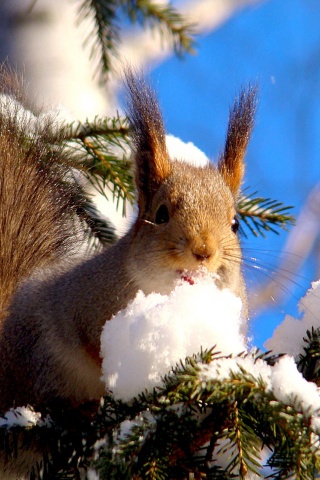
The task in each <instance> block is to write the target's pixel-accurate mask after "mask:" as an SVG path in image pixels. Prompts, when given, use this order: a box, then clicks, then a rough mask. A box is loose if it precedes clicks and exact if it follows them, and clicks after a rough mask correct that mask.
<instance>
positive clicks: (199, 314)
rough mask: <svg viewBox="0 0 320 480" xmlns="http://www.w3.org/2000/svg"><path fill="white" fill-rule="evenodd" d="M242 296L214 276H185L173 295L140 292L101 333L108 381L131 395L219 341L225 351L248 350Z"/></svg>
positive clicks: (118, 394)
mask: <svg viewBox="0 0 320 480" xmlns="http://www.w3.org/2000/svg"><path fill="white" fill-rule="evenodd" d="M241 308H242V302H241V300H240V299H239V298H238V297H236V296H235V295H234V294H232V293H231V292H230V291H229V290H228V289H223V290H219V289H218V287H217V286H216V285H215V283H214V279H212V278H211V277H202V278H199V279H197V280H196V281H195V283H194V284H193V285H190V284H189V283H188V282H181V283H180V284H178V285H177V286H176V288H175V289H174V290H173V291H172V293H171V294H170V295H160V294H156V293H153V294H150V295H147V296H146V295H144V293H143V292H141V291H140V292H138V294H137V296H136V298H135V299H134V300H133V301H132V302H131V303H130V304H129V305H128V307H127V308H126V309H124V310H122V311H120V312H119V313H118V314H117V315H115V316H114V317H113V318H112V319H111V320H109V321H107V322H106V324H105V326H104V329H103V332H102V337H101V356H102V359H103V365H102V370H103V376H102V378H103V381H104V382H105V384H106V387H107V389H108V390H109V391H110V390H111V391H112V393H113V395H114V396H115V397H116V398H119V399H122V400H124V401H128V400H130V399H131V398H133V397H134V396H136V395H138V394H139V393H140V392H142V391H143V390H144V389H146V388H148V389H150V388H152V387H154V386H155V385H157V384H159V383H160V382H161V377H162V376H164V375H165V374H167V373H168V372H169V371H170V369H171V367H173V366H174V365H175V364H176V363H177V362H178V361H179V360H180V359H185V358H186V357H187V356H191V355H193V354H194V353H197V352H199V351H200V349H201V347H202V348H203V349H209V348H212V347H213V346H215V345H216V346H217V350H218V351H220V352H221V353H222V354H224V355H229V354H230V353H235V354H238V353H240V352H242V351H244V350H246V341H245V338H244V336H243V335H242V333H241V326H242V324H243V319H242V318H241Z"/></svg>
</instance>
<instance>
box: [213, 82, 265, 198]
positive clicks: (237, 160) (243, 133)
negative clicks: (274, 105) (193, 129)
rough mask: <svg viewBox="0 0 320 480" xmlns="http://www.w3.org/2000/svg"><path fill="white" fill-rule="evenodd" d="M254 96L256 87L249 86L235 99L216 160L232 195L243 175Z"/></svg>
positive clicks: (253, 111)
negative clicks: (221, 149)
mask: <svg viewBox="0 0 320 480" xmlns="http://www.w3.org/2000/svg"><path fill="white" fill-rule="evenodd" d="M256 96H257V88H256V87H250V86H249V88H248V90H243V91H242V92H241V93H240V95H239V97H238V98H237V99H236V100H235V103H234V106H233V109H232V110H231V111H230V116H229V124H228V131H227V138H226V143H225V148H224V152H223V155H221V157H220V159H219V162H218V170H219V171H220V173H221V175H222V177H223V179H224V181H225V183H226V184H227V186H228V187H229V188H230V190H231V193H232V194H233V196H234V197H237V195H238V193H239V190H240V187H241V183H242V179H243V175H244V167H245V165H244V157H245V153H246V149H247V146H248V142H249V139H250V136H251V132H252V129H253V124H254V115H255V110H256Z"/></svg>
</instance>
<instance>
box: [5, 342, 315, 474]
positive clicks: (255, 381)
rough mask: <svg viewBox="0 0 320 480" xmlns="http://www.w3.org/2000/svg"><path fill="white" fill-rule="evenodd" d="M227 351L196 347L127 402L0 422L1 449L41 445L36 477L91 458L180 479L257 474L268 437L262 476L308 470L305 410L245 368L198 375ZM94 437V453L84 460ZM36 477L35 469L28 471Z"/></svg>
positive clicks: (114, 468) (71, 470)
mask: <svg viewBox="0 0 320 480" xmlns="http://www.w3.org/2000/svg"><path fill="white" fill-rule="evenodd" d="M252 355H253V354H250V356H251V357H252ZM246 356H247V355H244V354H242V355H240V356H239V359H240V358H241V359H243V358H246ZM227 358H230V357H227ZM270 358H271V363H272V361H273V360H272V357H270V355H269V354H260V353H259V352H257V353H256V354H255V356H254V360H255V361H258V360H259V361H261V360H265V361H269V360H270ZM225 359H226V357H221V356H220V355H219V353H218V352H215V351H214V350H210V351H203V352H200V354H199V355H195V356H193V357H189V358H187V359H186V361H185V362H180V363H179V364H178V365H176V367H175V368H173V369H172V371H171V373H170V374H169V375H168V376H166V377H165V378H164V379H163V384H162V385H161V386H159V387H157V388H156V389H154V390H153V391H151V392H144V393H142V394H141V395H140V396H139V398H137V399H135V400H133V401H131V402H129V403H123V402H121V401H117V400H115V399H114V398H113V397H112V396H111V395H109V396H106V397H105V399H104V401H103V402H102V404H101V407H100V411H99V413H98V414H95V413H94V412H95V409H96V406H95V405H90V406H88V408H87V411H84V410H82V411H81V412H76V411H74V410H73V409H71V410H70V411H69V410H66V409H65V408H64V407H63V406H62V407H61V405H60V406H59V405H57V408H56V409H55V410H51V411H50V412H49V413H50V416H51V418H52V419H53V421H52V425H51V427H48V428H47V427H34V428H28V429H22V428H21V427H19V428H18V429H17V427H15V428H12V429H11V430H5V429H4V428H2V429H0V440H1V441H0V448H2V449H3V450H5V451H6V452H7V453H8V454H13V452H14V451H15V449H16V448H17V447H19V446H20V447H21V445H24V448H25V447H26V445H31V444H34V442H35V441H36V442H38V444H39V445H41V447H42V448H44V450H45V451H44V460H43V462H42V466H44V470H43V471H44V472H45V473H44V474H43V475H42V477H41V478H43V479H44V480H49V479H52V478H55V479H58V478H68V476H70V478H80V470H81V468H82V469H84V471H85V470H86V469H87V468H88V467H89V466H90V464H91V465H92V466H93V467H94V468H96V469H97V470H98V471H99V472H100V478H101V479H103V478H108V479H119V478H121V479H133V478H134V479H135V480H139V479H141V480H142V479H150V480H160V479H161V480H167V479H170V480H180V479H181V480H182V479H183V478H187V477H189V478H199V479H200V478H215V479H226V478H228V479H232V478H237V479H240V478H245V477H246V475H247V473H248V472H249V471H251V472H257V474H258V475H261V459H260V450H261V448H262V445H267V446H268V447H269V448H270V452H271V453H272V455H271V456H270V458H269V460H268V464H269V466H271V467H272V468H273V472H272V476H271V477H270V478H279V479H285V478H296V479H301V480H302V479H304V480H307V479H310V480H311V479H313V478H314V475H315V472H316V471H318V470H319V466H320V446H319V438H318V437H317V436H316V435H315V434H314V430H313V427H312V425H311V422H310V417H309V416H308V414H306V412H301V411H299V410H297V408H296V407H294V406H290V405H285V404H283V403H281V402H280V401H278V400H277V399H276V398H275V397H274V395H273V393H272V392H271V391H270V390H269V389H268V388H266V384H265V383H264V381H263V380H262V378H259V377H254V376H253V375H252V374H250V373H248V372H246V371H245V370H244V369H243V368H240V369H237V370H236V371H234V372H231V373H230V375H229V377H226V378H221V379H219V378H216V379H210V378H206V377H205V376H204V372H205V371H207V370H206V368H207V367H210V366H211V364H212V363H214V362H217V361H223V360H225ZM293 404H296V402H293ZM17 434H19V435H18V436H17ZM17 438H19V440H18V445H17V442H16V443H15V442H14V439H17ZM12 439H13V440H12ZM101 439H104V442H103V443H102V444H101V448H100V453H99V459H98V460H96V461H94V462H93V463H92V457H93V452H94V445H97V443H96V442H97V441H98V440H99V441H100V440H101ZM10 442H11V443H10ZM26 442H27V443H26ZM28 442H29V443H28ZM9 447H10V448H11V451H10V450H9ZM221 455H223V456H225V455H227V456H228V455H230V458H229V460H228V459H226V462H225V466H223V467H222V466H219V465H218V464H217V461H218V460H219V457H220V456H221ZM63 475H64V476H63ZM72 475H73V476H72ZM40 476H41V474H40V470H39V472H38V473H37V471H36V470H35V472H34V476H33V479H39V478H40ZM261 478H262V476H261Z"/></svg>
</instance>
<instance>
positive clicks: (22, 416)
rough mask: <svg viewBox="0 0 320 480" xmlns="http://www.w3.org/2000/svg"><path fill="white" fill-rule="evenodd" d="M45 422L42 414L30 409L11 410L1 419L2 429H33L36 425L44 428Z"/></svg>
mask: <svg viewBox="0 0 320 480" xmlns="http://www.w3.org/2000/svg"><path fill="white" fill-rule="evenodd" d="M46 423H47V422H44V421H43V420H42V418H41V414H40V413H38V412H35V411H34V410H32V409H31V408H29V407H17V408H11V409H10V410H9V411H8V412H6V413H5V414H4V416H3V417H0V427H7V428H8V427H15V426H18V427H32V426H35V425H38V426H43V425H45V424H46Z"/></svg>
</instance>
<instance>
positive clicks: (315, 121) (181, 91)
mask: <svg viewBox="0 0 320 480" xmlns="http://www.w3.org/2000/svg"><path fill="white" fill-rule="evenodd" d="M197 43H198V47H197V54H196V55H195V56H188V57H186V59H185V60H184V61H182V62H181V61H179V60H178V59H177V58H174V57H172V58H170V59H169V60H167V61H166V62H164V63H163V64H161V65H160V66H159V67H157V68H156V69H154V70H153V72H152V79H153V83H154V84H155V86H156V88H157V90H158V94H159V97H160V103H161V105H162V108H163V112H164V118H165V122H166V127H167V130H168V132H169V133H172V134H174V135H176V136H178V137H180V138H181V139H182V140H184V141H192V142H193V143H194V144H195V145H197V146H198V147H199V148H201V149H202V150H203V151H204V152H205V153H206V154H207V155H208V156H209V157H210V158H212V159H214V158H216V156H217V154H218V153H219V151H220V150H221V148H222V146H223V142H224V135H225V132H226V126H227V120H228V109H229V106H230V105H232V102H233V98H234V96H235V95H236V94H237V92H238V91H239V90H240V88H241V87H242V86H243V85H247V84H248V82H251V83H258V85H259V107H258V112H257V120H256V127H255V131H254V134H253V138H252V141H251V144H250V147H249V151H248V155H247V171H246V179H245V186H249V187H250V190H251V191H258V194H259V195H261V196H264V197H268V198H269V197H270V198H272V199H277V200H280V201H282V202H283V203H285V204H286V205H293V206H294V207H295V208H294V213H295V214H298V213H299V210H300V208H301V205H302V204H303V202H304V201H305V199H306V197H307V195H308V193H309V192H310V190H311V189H312V187H313V186H314V185H315V184H316V182H317V181H319V178H320V3H319V0H272V1H266V2H261V3H260V4H258V5H257V6H256V7H251V8H246V9H243V10H242V11H240V12H239V13H238V14H236V15H235V16H233V17H232V18H231V19H230V20H229V21H227V22H226V23H225V24H223V25H222V26H221V27H220V28H218V29H217V30H215V31H214V32H213V33H211V34H209V35H206V36H203V37H199V38H198V39H197ZM286 237H287V233H286V232H282V231H281V235H280V236H276V235H274V234H272V233H270V234H268V237H267V239H262V238H259V239H257V240H255V239H254V238H253V237H252V236H251V235H249V237H248V239H244V241H243V246H244V249H245V254H246V256H250V254H251V255H252V256H254V257H258V258H260V260H259V262H260V261H261V263H262V265H264V266H265V267H266V269H267V274H268V275H270V276H272V266H270V265H269V264H271V265H276V264H277V257H278V256H279V253H280V251H281V248H282V246H283V244H284V242H285V240H286ZM261 250H263V251H265V252H266V253H265V254H263V255H262V252H260V251H261ZM293 261H294V259H293ZM246 274H247V282H248V285H249V288H250V286H252V285H253V286H254V285H256V284H257V283H258V284H261V285H262V283H263V281H264V278H265V277H264V275H263V274H262V273H255V272H254V271H253V270H252V269H247V271H246ZM316 275H317V273H316V268H315V260H314V259H311V260H309V262H308V264H307V266H306V267H305V268H304V269H303V270H302V271H301V272H299V276H296V277H295V278H294V282H296V283H297V284H298V286H297V287H295V288H294V286H293V285H292V286H289V287H288V291H287V292H286V294H285V297H287V299H288V302H286V304H285V305H284V306H282V305H281V306H280V307H279V306H278V307H277V308H276V310H275V311H274V310H272V311H271V312H270V311H268V312H266V313H265V314H263V315H260V316H259V317H258V318H256V319H255V320H254V321H253V323H252V333H253V335H254V342H255V343H256V344H257V345H260V346H262V344H263V342H264V340H265V339H267V338H268V337H269V336H270V335H271V333H272V330H273V329H274V327H275V325H276V324H277V323H278V322H279V321H280V320H281V319H283V317H284V312H285V313H287V312H290V313H297V309H296V304H297V300H298V298H300V297H301V294H303V292H304V291H305V289H306V288H308V287H309V285H310V282H311V281H312V280H315V279H316ZM279 288H281V286H279ZM289 300H290V301H289Z"/></svg>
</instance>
